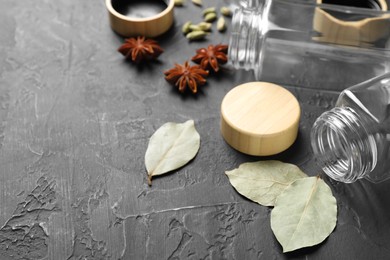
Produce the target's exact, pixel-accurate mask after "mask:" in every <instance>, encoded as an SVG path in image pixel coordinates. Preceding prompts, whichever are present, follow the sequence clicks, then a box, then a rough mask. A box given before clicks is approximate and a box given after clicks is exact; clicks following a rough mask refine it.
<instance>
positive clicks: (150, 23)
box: [106, 0, 174, 38]
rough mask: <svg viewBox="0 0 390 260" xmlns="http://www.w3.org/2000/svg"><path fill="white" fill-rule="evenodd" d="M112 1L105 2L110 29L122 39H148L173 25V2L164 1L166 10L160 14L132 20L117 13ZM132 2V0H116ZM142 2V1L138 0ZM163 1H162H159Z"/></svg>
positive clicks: (169, 0) (172, 0)
mask: <svg viewBox="0 0 390 260" xmlns="http://www.w3.org/2000/svg"><path fill="white" fill-rule="evenodd" d="M112 1H113V0H106V7H107V10H108V14H109V21H110V25H111V28H112V29H113V30H114V31H115V32H117V33H118V34H120V35H122V36H124V37H131V36H145V37H148V38H152V37H156V36H159V35H161V34H163V33H165V32H166V31H168V30H169V28H170V27H171V26H172V24H173V9H174V0H166V4H167V8H165V10H163V11H162V12H161V13H159V14H157V15H154V16H151V17H147V18H132V17H128V16H126V15H123V14H121V13H119V12H118V11H117V10H115V8H114V7H113V5H112ZM116 1H132V0H116ZM138 1H142V0H138ZM161 1H163V0H161Z"/></svg>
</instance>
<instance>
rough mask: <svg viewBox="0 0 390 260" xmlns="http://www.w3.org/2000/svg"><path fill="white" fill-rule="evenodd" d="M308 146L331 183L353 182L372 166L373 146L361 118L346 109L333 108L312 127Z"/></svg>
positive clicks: (374, 144)
mask: <svg viewBox="0 0 390 260" xmlns="http://www.w3.org/2000/svg"><path fill="white" fill-rule="evenodd" d="M311 144H312V148H313V152H314V154H315V157H316V160H317V163H318V164H319V165H320V166H321V168H322V169H323V171H324V172H325V173H326V174H327V175H328V176H329V177H331V178H332V179H335V180H337V181H341V182H346V183H350V182H354V181H356V180H357V179H360V178H363V177H364V176H366V175H367V174H368V173H370V172H371V170H372V169H373V168H374V167H375V165H376V160H377V146H376V143H375V140H374V138H373V137H372V135H369V133H368V129H367V125H366V123H365V121H364V119H363V118H361V116H360V115H359V114H357V113H356V112H355V111H354V110H353V109H352V108H350V107H336V108H333V109H332V110H330V111H328V112H325V113H323V114H322V115H321V116H320V117H319V118H318V119H317V120H316V122H315V123H314V126H313V128H312V131H311Z"/></svg>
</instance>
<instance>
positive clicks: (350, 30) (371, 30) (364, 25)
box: [313, 0, 390, 46]
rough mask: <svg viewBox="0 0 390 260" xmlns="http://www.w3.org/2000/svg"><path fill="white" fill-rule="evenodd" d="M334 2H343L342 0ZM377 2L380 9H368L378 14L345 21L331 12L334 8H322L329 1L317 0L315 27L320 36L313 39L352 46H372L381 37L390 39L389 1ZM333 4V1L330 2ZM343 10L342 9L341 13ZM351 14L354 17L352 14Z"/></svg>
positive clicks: (379, 0)
mask: <svg viewBox="0 0 390 260" xmlns="http://www.w3.org/2000/svg"><path fill="white" fill-rule="evenodd" d="M333 2H334V3H341V4H342V3H343V1H340V0H339V1H333ZM344 2H345V1H344ZM346 2H348V1H346ZM360 2H364V1H360ZM367 2H370V1H367ZM375 2H376V4H377V5H378V6H379V8H380V10H372V9H368V10H369V11H375V12H376V15H372V14H371V15H369V14H366V15H364V18H362V19H358V20H356V21H345V20H342V19H339V18H337V17H335V16H333V15H332V13H331V11H332V9H329V8H321V4H324V3H325V4H329V1H324V0H317V4H318V7H316V8H315V12H314V18H313V29H314V30H315V31H317V32H318V36H315V37H313V39H314V40H317V41H321V42H328V43H335V44H341V45H351V46H372V45H373V44H375V42H376V41H378V40H380V39H388V38H389V34H390V29H389V26H390V20H389V18H390V15H389V14H388V13H387V12H386V11H387V10H388V6H387V1H386V0H376V1H375ZM331 5H332V2H331V3H330V6H331ZM336 6H337V5H336ZM341 10H342V9H341ZM363 10H364V9H363ZM342 12H343V11H340V13H342ZM350 16H351V17H352V15H351V14H350ZM371 16H372V17H371Z"/></svg>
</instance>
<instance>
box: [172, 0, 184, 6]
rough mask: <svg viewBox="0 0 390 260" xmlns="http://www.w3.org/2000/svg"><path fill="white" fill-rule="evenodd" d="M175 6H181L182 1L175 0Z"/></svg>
mask: <svg viewBox="0 0 390 260" xmlns="http://www.w3.org/2000/svg"><path fill="white" fill-rule="evenodd" d="M174 5H175V6H183V5H184V0H175V1H174Z"/></svg>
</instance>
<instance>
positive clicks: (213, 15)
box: [204, 13, 217, 23]
mask: <svg viewBox="0 0 390 260" xmlns="http://www.w3.org/2000/svg"><path fill="white" fill-rule="evenodd" d="M216 19H217V14H216V13H208V14H206V15H205V17H204V21H205V22H208V23H210V22H214V21H215V20H216Z"/></svg>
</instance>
